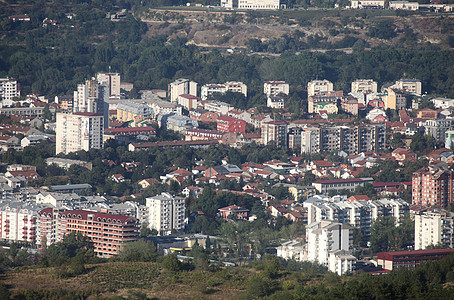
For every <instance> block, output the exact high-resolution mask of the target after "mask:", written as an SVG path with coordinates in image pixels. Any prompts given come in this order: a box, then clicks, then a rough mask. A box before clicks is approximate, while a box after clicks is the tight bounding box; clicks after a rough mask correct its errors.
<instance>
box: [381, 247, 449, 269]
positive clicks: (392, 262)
mask: <svg viewBox="0 0 454 300" xmlns="http://www.w3.org/2000/svg"><path fill="white" fill-rule="evenodd" d="M453 252H454V249H428V250H414V251H395V252H380V253H377V263H378V265H379V266H381V267H382V268H383V269H385V270H389V271H392V270H395V269H400V268H405V269H414V268H416V267H417V266H419V265H420V264H421V263H424V262H427V261H433V260H439V259H442V258H444V257H446V256H449V255H450V254H451V253H453Z"/></svg>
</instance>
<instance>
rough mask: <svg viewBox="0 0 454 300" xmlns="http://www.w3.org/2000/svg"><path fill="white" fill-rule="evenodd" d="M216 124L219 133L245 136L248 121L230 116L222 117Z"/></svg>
mask: <svg viewBox="0 0 454 300" xmlns="http://www.w3.org/2000/svg"><path fill="white" fill-rule="evenodd" d="M216 122H217V130H218V131H223V132H230V133H243V134H244V133H245V132H246V121H243V120H240V119H236V118H232V117H229V116H220V117H219V118H218V119H217V121H216Z"/></svg>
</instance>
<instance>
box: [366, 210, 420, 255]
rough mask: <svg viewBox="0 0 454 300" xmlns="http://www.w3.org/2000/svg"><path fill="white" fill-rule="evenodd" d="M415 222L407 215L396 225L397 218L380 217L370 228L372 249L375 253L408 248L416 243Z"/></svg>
mask: <svg viewBox="0 0 454 300" xmlns="http://www.w3.org/2000/svg"><path fill="white" fill-rule="evenodd" d="M414 234H415V227H414V223H413V222H412V221H411V219H410V218H409V217H408V216H407V217H405V218H403V220H401V223H400V224H399V225H398V226H396V222H395V218H393V217H380V218H378V219H376V220H375V221H373V222H372V226H371V228H370V244H371V245H370V249H371V251H372V252H373V253H377V252H383V251H391V250H393V251H399V250H406V249H407V247H408V246H411V245H413V243H414Z"/></svg>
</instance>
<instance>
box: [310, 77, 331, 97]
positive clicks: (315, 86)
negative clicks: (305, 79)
mask: <svg viewBox="0 0 454 300" xmlns="http://www.w3.org/2000/svg"><path fill="white" fill-rule="evenodd" d="M332 91H334V85H333V83H332V82H331V81H328V80H326V79H325V80H312V81H310V82H309V83H308V84H307V96H308V97H310V96H315V95H318V94H321V93H328V92H332Z"/></svg>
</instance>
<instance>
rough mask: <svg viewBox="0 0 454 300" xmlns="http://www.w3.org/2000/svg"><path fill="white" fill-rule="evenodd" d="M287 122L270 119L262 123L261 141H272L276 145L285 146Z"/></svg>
mask: <svg viewBox="0 0 454 300" xmlns="http://www.w3.org/2000/svg"><path fill="white" fill-rule="evenodd" d="M287 131H288V123H287V122H286V121H270V122H265V123H263V124H262V132H261V143H262V144H263V145H266V144H268V143H269V142H271V141H273V142H275V143H276V145H277V146H278V147H287Z"/></svg>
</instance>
